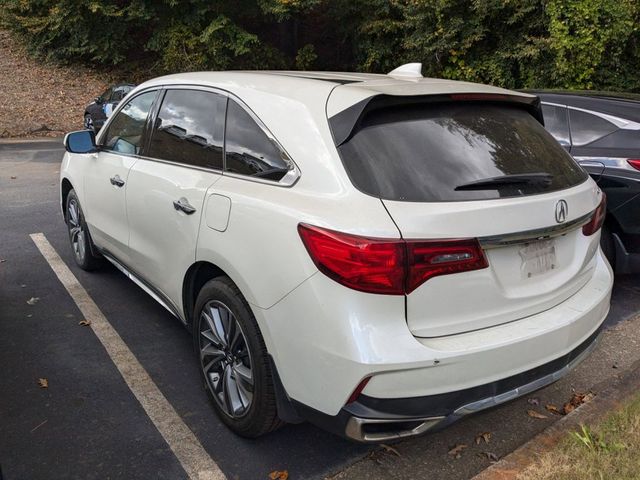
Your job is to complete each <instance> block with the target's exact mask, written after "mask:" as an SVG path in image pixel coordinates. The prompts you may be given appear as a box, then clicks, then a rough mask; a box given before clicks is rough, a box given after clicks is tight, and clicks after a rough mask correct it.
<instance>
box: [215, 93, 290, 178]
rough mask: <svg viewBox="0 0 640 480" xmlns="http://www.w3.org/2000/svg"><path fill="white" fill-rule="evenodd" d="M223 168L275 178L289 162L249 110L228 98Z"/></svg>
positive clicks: (253, 175) (232, 171)
mask: <svg viewBox="0 0 640 480" xmlns="http://www.w3.org/2000/svg"><path fill="white" fill-rule="evenodd" d="M225 150H226V163H225V171H228V172H230V173H237V174H240V175H248V176H251V177H258V178H264V179H267V180H275V181H278V180H280V179H281V178H282V177H284V175H285V174H286V173H287V172H288V171H289V169H290V168H291V165H292V164H291V162H290V160H289V159H288V157H287V155H286V154H285V153H284V152H283V151H282V150H281V149H280V147H279V146H278V144H277V143H276V142H275V140H273V139H272V138H270V137H269V136H268V135H267V134H266V133H265V131H264V130H263V129H262V128H261V127H260V126H259V125H258V124H257V123H256V121H255V120H254V119H253V118H252V117H251V115H249V113H248V112H247V111H246V110H245V109H244V108H242V107H241V106H240V105H238V104H237V103H236V102H235V101H233V100H231V99H229V106H228V109H227V131H226V137H225Z"/></svg>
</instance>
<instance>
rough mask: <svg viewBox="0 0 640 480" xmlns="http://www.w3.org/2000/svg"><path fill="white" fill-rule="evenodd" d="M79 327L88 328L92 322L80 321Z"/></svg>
mask: <svg viewBox="0 0 640 480" xmlns="http://www.w3.org/2000/svg"><path fill="white" fill-rule="evenodd" d="M78 325H82V326H83V327H87V326H89V325H91V320H80V321H79V322H78Z"/></svg>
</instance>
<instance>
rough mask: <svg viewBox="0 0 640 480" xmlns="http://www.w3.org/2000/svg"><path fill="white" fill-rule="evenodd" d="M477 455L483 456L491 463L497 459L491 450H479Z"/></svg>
mask: <svg viewBox="0 0 640 480" xmlns="http://www.w3.org/2000/svg"><path fill="white" fill-rule="evenodd" d="M479 456H481V457H485V458H486V459H487V460H489V461H490V462H491V463H495V462H497V461H498V456H497V455H496V454H495V453H492V452H481V453H480V454H479Z"/></svg>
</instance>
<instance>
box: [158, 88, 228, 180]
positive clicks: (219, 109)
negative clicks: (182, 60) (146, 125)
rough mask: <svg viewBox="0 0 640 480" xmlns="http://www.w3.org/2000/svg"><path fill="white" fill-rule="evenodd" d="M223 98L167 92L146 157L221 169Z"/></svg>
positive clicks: (201, 93) (186, 92)
mask: <svg viewBox="0 0 640 480" xmlns="http://www.w3.org/2000/svg"><path fill="white" fill-rule="evenodd" d="M226 101H227V99H226V97H223V96H222V95H217V94H215V93H211V92H203V91H200V90H169V91H167V93H166V95H165V97H164V100H163V101H162V107H161V108H160V112H159V113H158V117H157V119H156V122H155V125H154V128H153V133H152V135H151V143H150V146H149V152H148V156H150V157H154V158H161V159H163V160H170V161H172V162H180V163H184V164H187V165H195V166H198V167H207V168H216V169H220V170H221V169H222V134H223V125H224V113H225V106H226Z"/></svg>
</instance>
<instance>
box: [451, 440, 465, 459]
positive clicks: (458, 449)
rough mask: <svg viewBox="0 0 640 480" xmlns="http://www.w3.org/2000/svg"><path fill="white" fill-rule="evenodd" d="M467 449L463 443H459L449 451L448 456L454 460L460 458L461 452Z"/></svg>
mask: <svg viewBox="0 0 640 480" xmlns="http://www.w3.org/2000/svg"><path fill="white" fill-rule="evenodd" d="M465 448H467V445H466V444H464V443H459V444H457V445H456V446H455V447H453V448H452V449H451V450H449V452H448V454H449V455H451V456H452V457H455V458H460V457H461V456H462V451H463V450H464V449H465Z"/></svg>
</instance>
